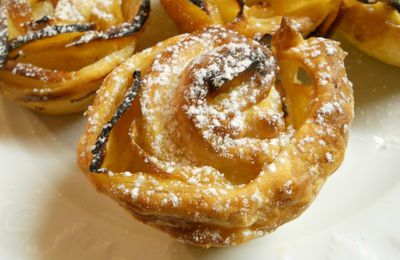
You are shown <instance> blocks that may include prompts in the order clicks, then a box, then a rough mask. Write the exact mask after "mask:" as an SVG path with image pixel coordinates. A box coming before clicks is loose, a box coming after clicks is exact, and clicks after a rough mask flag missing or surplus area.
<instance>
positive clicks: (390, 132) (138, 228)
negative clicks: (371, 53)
mask: <svg viewBox="0 0 400 260" xmlns="http://www.w3.org/2000/svg"><path fill="white" fill-rule="evenodd" d="M153 5H154V6H153V9H154V13H153V15H152V17H151V20H150V26H149V27H148V30H147V32H146V33H145V36H144V38H145V40H144V41H143V42H142V46H141V48H144V47H146V46H151V45H152V44H153V43H155V42H156V41H157V40H159V39H165V38H166V37H168V36H169V35H172V34H173V33H174V32H175V29H174V27H173V25H172V22H171V21H169V20H168V19H167V18H166V16H165V14H164V13H163V12H162V9H161V8H160V7H159V5H158V4H157V3H156V2H153ZM150 32H151V33H150ZM343 47H344V48H345V49H346V50H347V51H349V53H350V55H349V57H348V58H347V60H346V61H347V66H348V73H349V77H350V79H351V80H352V81H353V83H354V85H355V96H356V119H355V122H354V124H353V127H352V131H351V138H350V143H349V146H348V152H347V156H346V160H345V162H344V163H343V165H342V167H341V168H340V170H339V171H338V172H336V173H335V174H334V175H333V176H332V177H331V178H330V179H329V180H328V182H327V183H326V185H325V186H324V188H323V189H322V192H321V193H320V195H319V197H318V198H317V200H316V201H315V202H314V203H313V204H312V206H311V207H310V208H309V209H308V210H307V211H306V212H305V213H304V214H303V215H302V216H301V217H300V218H298V219H297V220H295V221H292V222H290V223H288V224H286V225H284V226H282V227H281V228H279V229H278V230H277V231H276V232H274V233H273V234H271V235H269V236H266V237H264V238H262V239H258V240H255V241H252V242H250V243H247V244H245V245H243V246H240V247H236V248H229V249H209V250H204V249H198V248H195V247H192V246H187V245H183V244H180V243H178V242H176V241H175V240H173V239H171V238H169V237H168V236H167V235H165V234H163V233H161V232H159V231H157V230H154V229H152V228H150V227H147V226H145V225H142V224H140V223H138V222H136V221H134V220H133V219H132V218H131V217H130V216H129V215H128V214H127V213H126V212H125V211H124V210H123V209H122V208H120V207H119V206H118V205H116V203H114V202H113V201H111V200H110V199H108V198H106V197H104V196H102V195H100V194H98V193H96V192H95V190H94V188H93V186H92V185H90V183H89V182H88V181H87V180H86V178H85V176H84V175H83V174H81V173H80V170H79V169H78V167H77V166H76V163H75V149H76V144H77V142H78V139H79V136H80V135H81V133H82V131H83V127H84V125H85V124H86V120H85V119H84V118H83V117H82V116H81V115H75V116H66V117H59V118H56V117H51V116H43V115H39V114H36V113H33V112H31V111H28V110H25V109H23V108H20V107H18V106H17V105H15V104H14V103H12V102H10V101H8V100H5V99H4V98H0V259H96V260H101V259H107V260H122V259H166V260H169V259H171V260H172V259H176V260H178V259H187V260H191V259H202V260H208V259H213V260H214V259H218V260H219V259H232V260H235V259H256V260H258V259H260V260H261V259H263V260H265V259H282V260H289V259H290V260H291V259H295V260H302V259H307V260H308V259H330V260H336V259H352V260H353V259H354V260H377V259H385V260H391V259H393V260H394V259H400V224H399V220H400V68H395V67H391V66H388V65H385V64H383V63H381V62H379V61H377V60H375V59H372V58H370V57H367V56H365V55H364V54H362V53H360V52H359V51H357V50H355V49H354V48H352V47H351V46H350V45H349V44H347V43H343Z"/></svg>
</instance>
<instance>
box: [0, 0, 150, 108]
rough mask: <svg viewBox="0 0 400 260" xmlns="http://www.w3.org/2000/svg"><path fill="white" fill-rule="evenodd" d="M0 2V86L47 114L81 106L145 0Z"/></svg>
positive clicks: (127, 50) (145, 8) (129, 40)
mask: <svg viewBox="0 0 400 260" xmlns="http://www.w3.org/2000/svg"><path fill="white" fill-rule="evenodd" d="M0 2H1V6H0V91H1V92H2V93H3V94H4V95H5V96H6V97H8V98H10V99H12V100H15V101H16V102H18V103H19V104H21V105H23V106H25V107H28V108H31V109H34V110H37V111H41V112H45V113H51V114H63V113H72V112H78V111H83V110H85V109H86V108H87V106H88V105H89V104H90V103H91V102H92V101H93V98H94V95H95V92H96V90H97V89H98V88H99V86H100V85H101V82H102V80H103V79H104V77H105V76H106V75H107V74H108V73H109V72H110V71H111V70H112V69H113V68H114V67H115V66H117V65H119V64H120V63H121V62H122V61H124V60H125V59H127V58H128V57H130V56H132V54H133V52H134V49H135V43H136V41H137V39H138V37H139V35H140V31H141V29H142V28H143V25H144V24H145V22H146V20H147V18H148V16H149V11H150V0H123V1H119V0H109V1H101V0H90V1H84V0H59V1H50V0H45V1H25V0H23V1H21V0H18V1H16V0H0Z"/></svg>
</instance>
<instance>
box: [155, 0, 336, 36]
mask: <svg viewBox="0 0 400 260" xmlns="http://www.w3.org/2000/svg"><path fill="white" fill-rule="evenodd" d="M196 2H199V3H198V5H196V4H194V3H196ZM341 2H342V1H341V0H301V1H281V0H264V1H238V0H223V1H220V0H218V1H216V0H202V1H191V0H161V3H162V5H163V6H164V9H165V10H166V12H167V13H168V14H169V15H170V17H171V18H172V19H173V20H174V21H175V23H176V24H177V25H178V28H180V29H181V30H182V31H183V32H193V31H195V30H199V29H201V28H204V27H206V26H210V25H225V26H227V27H228V28H230V29H232V30H236V31H238V32H240V33H241V34H244V35H246V36H248V37H254V36H258V37H259V36H263V35H264V34H266V33H269V34H274V33H275V32H276V31H277V30H278V29H279V27H280V24H281V21H282V18H283V17H288V18H290V19H292V20H293V21H295V22H296V25H297V26H298V29H299V31H300V32H301V33H302V34H303V35H305V36H307V35H309V34H310V33H314V34H319V35H324V34H326V33H327V32H328V31H329V28H330V26H331V24H332V23H333V22H334V20H335V18H336V16H337V14H338V11H339V8H340V4H341ZM241 3H242V4H241ZM242 5H243V6H242Z"/></svg>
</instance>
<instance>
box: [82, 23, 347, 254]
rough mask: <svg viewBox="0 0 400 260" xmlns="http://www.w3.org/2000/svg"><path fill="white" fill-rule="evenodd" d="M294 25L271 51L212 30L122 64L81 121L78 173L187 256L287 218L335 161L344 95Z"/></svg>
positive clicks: (321, 42) (313, 42) (332, 64)
mask: <svg viewBox="0 0 400 260" xmlns="http://www.w3.org/2000/svg"><path fill="white" fill-rule="evenodd" d="M295 25H296V24H295V23H291V22H290V21H289V20H287V19H283V21H282V28H281V29H280V30H279V31H278V32H277V35H276V37H275V39H274V40H273V42H272V43H270V44H271V45H272V50H270V49H269V48H268V44H266V45H263V44H260V43H259V42H256V41H254V40H250V39H249V38H247V37H244V36H242V35H240V34H238V33H237V32H234V31H231V30H228V29H226V28H223V27H215V26H213V27H209V28H205V29H203V30H200V31H197V32H195V33H192V34H184V35H180V36H176V37H174V38H171V39H168V40H166V41H164V42H161V43H159V44H157V45H156V46H155V47H153V48H150V49H147V50H145V51H143V52H140V53H137V54H135V55H134V56H132V57H131V58H130V59H128V60H127V61H126V62H124V63H123V64H122V65H120V66H119V67H117V68H116V69H115V70H114V71H113V72H112V73H111V74H110V75H109V76H108V77H107V78H106V80H105V81H104V84H103V86H102V87H101V89H100V91H99V94H98V96H97V97H96V99H95V102H94V105H93V106H92V107H90V109H89V110H88V115H89V119H88V120H89V122H88V125H87V128H86V130H85V133H84V135H83V136H82V138H81V141H80V145H79V148H78V158H79V159H78V161H79V165H80V167H81V168H82V170H83V171H84V172H85V173H86V175H87V177H88V178H89V179H90V180H91V182H92V183H93V184H94V185H95V186H96V187H97V188H98V190H99V191H101V192H102V193H105V194H107V195H109V196H110V197H112V198H113V199H114V200H116V201H117V202H119V203H120V204H121V205H122V206H123V207H125V208H126V209H127V210H128V211H129V212H130V213H131V214H132V215H133V216H134V217H135V218H136V219H138V220H140V221H142V222H144V223H146V224H149V225H151V226H154V227H156V228H158V229H161V230H163V231H165V232H167V233H169V234H170V235H171V236H173V237H175V238H177V239H179V240H180V241H184V242H188V243H191V244H194V245H197V246H202V247H210V246H218V247H219V246H230V245H236V244H239V243H243V242H245V241H248V240H251V239H253V238H256V237H260V236H263V235H264V234H266V233H268V232H271V231H273V230H275V229H276V228H277V227H278V226H280V225H282V224H284V223H286V222H288V221H290V220H292V219H294V218H296V217H297V216H299V214H300V213H301V212H303V211H304V210H305V209H306V208H307V206H308V205H309V204H310V203H311V202H312V200H313V199H314V197H315V196H316V194H317V193H318V191H319V189H320V188H321V186H322V184H323V183H324V181H325V179H326V178H327V177H328V176H329V175H330V174H331V173H332V172H334V171H335V170H336V169H337V168H338V167H339V165H340V164H341V162H342V160H343V156H344V153H345V148H346V144H347V135H348V129H349V126H350V124H351V122H352V118H353V92H352V86H351V83H350V82H349V80H348V79H347V76H346V72H345V67H344V65H343V59H344V57H345V53H344V51H342V49H341V48H340V47H339V44H338V43H337V42H335V41H332V40H327V39H323V38H310V39H308V40H303V38H302V36H301V34H300V33H299V32H298V31H297V30H296V28H297V27H296V26H295ZM278 78H279V80H277V79H278Z"/></svg>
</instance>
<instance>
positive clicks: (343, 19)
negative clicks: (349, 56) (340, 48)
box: [339, 0, 400, 66]
mask: <svg viewBox="0 0 400 260" xmlns="http://www.w3.org/2000/svg"><path fill="white" fill-rule="evenodd" d="M339 29H340V31H341V32H342V33H343V35H344V36H345V37H346V38H347V39H349V41H350V42H351V43H353V44H354V45H355V46H356V47H357V48H359V49H360V50H362V51H364V52H366V53H367V54H368V55H370V56H372V57H375V58H377V59H379V60H381V61H383V62H386V63H388V64H391V65H395V66H400V45H399V41H400V13H399V11H398V10H396V8H395V7H394V6H392V5H390V4H388V3H386V2H383V1H382V2H381V1H377V2H376V3H371V4H366V3H362V2H360V1H357V0H346V1H344V5H343V8H342V10H341V14H340V22H339Z"/></svg>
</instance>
